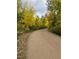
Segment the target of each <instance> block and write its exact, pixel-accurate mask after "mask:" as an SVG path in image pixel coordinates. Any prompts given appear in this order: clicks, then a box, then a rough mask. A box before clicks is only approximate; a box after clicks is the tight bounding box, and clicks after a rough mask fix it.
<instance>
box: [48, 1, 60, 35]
mask: <svg viewBox="0 0 79 59" xmlns="http://www.w3.org/2000/svg"><path fill="white" fill-rule="evenodd" d="M48 9H49V11H50V13H51V18H50V21H49V22H50V25H49V30H50V31H51V32H54V33H56V34H58V35H61V2H60V1H57V0H50V1H49V5H48Z"/></svg>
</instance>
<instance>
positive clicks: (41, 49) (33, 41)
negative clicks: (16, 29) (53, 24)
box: [26, 29, 61, 59]
mask: <svg viewBox="0 0 79 59" xmlns="http://www.w3.org/2000/svg"><path fill="white" fill-rule="evenodd" d="M60 43H61V38H60V37H59V36H57V35H55V34H52V33H50V32H48V31H47V30H46V29H44V30H37V31H34V32H33V33H31V35H30V36H29V38H28V40H27V46H26V48H27V50H26V59H61V58H60V52H61V51H60V50H61V49H60V48H61V47H60V46H61V45H60Z"/></svg>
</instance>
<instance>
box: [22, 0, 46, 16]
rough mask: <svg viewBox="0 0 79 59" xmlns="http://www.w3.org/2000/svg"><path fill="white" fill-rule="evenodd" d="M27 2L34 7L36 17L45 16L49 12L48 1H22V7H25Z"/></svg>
mask: <svg viewBox="0 0 79 59" xmlns="http://www.w3.org/2000/svg"><path fill="white" fill-rule="evenodd" d="M26 1H27V2H28V5H29V6H34V8H35V11H36V15H38V16H39V17H41V16H43V15H45V13H46V12H47V5H46V0H22V6H24V5H25V3H26Z"/></svg>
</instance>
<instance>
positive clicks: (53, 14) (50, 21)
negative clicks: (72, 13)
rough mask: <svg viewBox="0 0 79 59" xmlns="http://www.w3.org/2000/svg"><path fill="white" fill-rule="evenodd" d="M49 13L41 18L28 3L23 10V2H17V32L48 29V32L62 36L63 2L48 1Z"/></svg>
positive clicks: (57, 0) (19, 0)
mask: <svg viewBox="0 0 79 59" xmlns="http://www.w3.org/2000/svg"><path fill="white" fill-rule="evenodd" d="M47 3H48V4H47V9H48V11H47V13H46V14H45V15H44V16H42V17H39V16H38V15H36V14H35V12H36V11H35V9H34V7H28V6H27V3H26V4H25V6H24V8H22V2H21V0H18V2H17V32H18V33H24V32H29V31H34V30H38V29H43V28H48V31H50V32H54V33H56V34H58V35H61V2H60V1H59V0H47Z"/></svg>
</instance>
